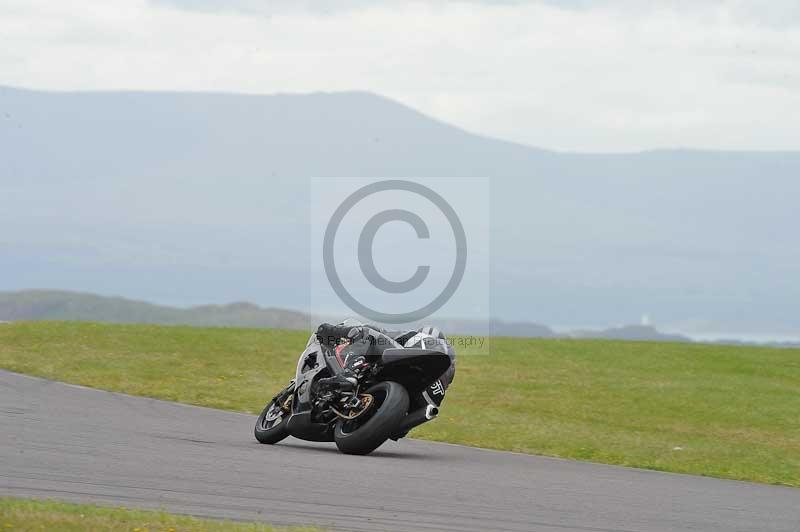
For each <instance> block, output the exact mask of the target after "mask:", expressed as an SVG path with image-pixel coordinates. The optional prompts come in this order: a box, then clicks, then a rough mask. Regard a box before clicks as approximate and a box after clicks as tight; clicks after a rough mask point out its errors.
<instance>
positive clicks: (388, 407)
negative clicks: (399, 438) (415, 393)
mask: <svg viewBox="0 0 800 532" xmlns="http://www.w3.org/2000/svg"><path fill="white" fill-rule="evenodd" d="M365 393H367V394H369V395H371V396H372V398H373V402H372V404H371V405H370V407H369V410H367V411H366V412H364V413H363V414H361V415H360V416H358V417H357V418H355V419H350V420H344V419H340V420H339V421H337V422H336V427H335V429H334V432H333V438H334V440H335V441H336V447H338V448H339V450H340V451H341V452H343V453H345V454H369V453H371V452H372V451H374V450H375V449H377V448H378V447H380V446H381V445H382V444H383V442H385V441H386V440H388V439H389V437H390V436H391V435H392V434H393V433H394V430H395V429H396V428H397V425H398V424H399V423H400V421H401V420H402V419H403V417H404V416H405V415H406V412H408V403H409V399H408V392H407V391H406V389H405V388H404V387H403V386H401V385H400V384H398V383H396V382H390V381H386V382H380V383H378V384H376V385H374V386H372V387H370V388H369V389H368V390H367V391H366V392H365Z"/></svg>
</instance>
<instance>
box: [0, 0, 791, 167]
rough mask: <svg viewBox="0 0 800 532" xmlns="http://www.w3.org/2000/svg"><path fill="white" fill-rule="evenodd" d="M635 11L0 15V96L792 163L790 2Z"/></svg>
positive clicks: (386, 6)
mask: <svg viewBox="0 0 800 532" xmlns="http://www.w3.org/2000/svg"><path fill="white" fill-rule="evenodd" d="M276 4H278V5H279V7H275V5H276ZM283 4H288V5H290V6H291V7H285V6H284V5H283ZM644 4H645V2H633V1H617V2H613V1H610V0H609V1H602V0H601V1H595V2H589V1H584V0H561V1H559V0H550V1H540V2H534V1H513V0H506V1H495V2H490V1H483V2H481V1H470V2H441V1H437V2H425V3H423V2H404V1H398V2H389V1H383V2H381V1H369V2H368V1H363V0H350V1H343V2H331V1H316V2H311V1H300V2H283V3H278V2H267V1H264V0H233V1H223V0H154V1H146V0H109V1H106V2H97V1H89V0H62V1H59V2H52V1H44V0H2V1H0V43H1V44H2V45H0V84H3V85H12V86H22V87H30V88H40V89H56V90H65V89H148V90H149V89H159V90H162V89H166V90H194V91H200V90H203V91H206V90H208V91H233V92H252V93H275V92H311V91H341V90H354V89H357V90H369V91H373V92H377V93H380V94H383V95H385V96H389V97H391V98H394V99H396V100H399V101H401V102H403V103H406V104H408V105H410V106H412V107H414V108H417V109H419V110H421V111H423V112H425V113H426V114H429V115H432V116H434V117H436V118H439V119H441V120H444V121H446V122H449V123H452V124H455V125H458V126H461V127H464V128H466V129H469V130H471V131H474V132H478V133H482V134H486V135H491V136H497V137H501V138H505V139H509V140H514V141H518V142H522V143H526V144H531V145H536V146H540V147H544V148H552V149H559V150H577V151H632V150H640V149H648V148H659V147H679V146H680V147H697V148H720V149H800V120H798V119H797V117H799V116H800V2H797V0H771V1H770V2H768V3H764V2H755V1H747V0H738V1H729V2H723V1H711V0H700V1H694V2H690V1H676V2H660V3H659V2H648V3H647V4H648V5H649V6H651V7H645V6H644ZM265 5H266V6H271V7H264V6H265Z"/></svg>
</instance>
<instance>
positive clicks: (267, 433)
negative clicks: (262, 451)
mask: <svg viewBox="0 0 800 532" xmlns="http://www.w3.org/2000/svg"><path fill="white" fill-rule="evenodd" d="M276 416H280V417H276ZM288 421H289V414H287V413H285V412H283V411H282V410H281V409H280V406H279V405H277V404H276V403H275V401H272V402H270V403H269V404H268V405H267V406H265V407H264V410H263V411H262V412H261V415H260V416H258V420H257V421H256V427H255V430H254V433H255V436H256V439H257V440H258V442H259V443H266V444H269V445H272V444H273V443H278V442H279V441H281V440H282V439H284V438H286V437H287V436H288V435H289V431H287V430H286V424H287V422H288Z"/></svg>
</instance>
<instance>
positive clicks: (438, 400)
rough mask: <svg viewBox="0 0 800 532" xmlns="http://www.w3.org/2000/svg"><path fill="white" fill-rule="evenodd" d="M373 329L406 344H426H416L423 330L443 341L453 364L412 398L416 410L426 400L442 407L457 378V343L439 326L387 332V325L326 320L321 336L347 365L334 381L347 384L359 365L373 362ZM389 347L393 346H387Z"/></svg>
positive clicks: (414, 345)
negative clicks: (336, 323) (371, 357)
mask: <svg viewBox="0 0 800 532" xmlns="http://www.w3.org/2000/svg"><path fill="white" fill-rule="evenodd" d="M370 331H372V332H374V333H378V334H380V335H386V336H388V337H389V338H391V339H392V340H393V341H394V342H397V343H398V344H400V345H401V346H403V347H421V346H422V345H420V344H415V343H414V342H415V341H418V340H419V339H420V333H422V335H425V336H426V337H428V339H429V337H431V336H432V337H433V338H434V339H435V340H436V341H437V342H441V343H442V345H444V346H445V347H446V350H447V354H448V355H449V356H450V367H449V368H447V371H445V372H444V373H443V374H442V375H441V376H440V377H439V379H437V380H436V381H435V382H434V383H433V384H431V385H430V386H428V387H427V388H426V389H425V390H424V391H423V392H422V393H421V394H420V395H419V397H410V400H411V408H412V409H416V408H420V407H422V406H425V403H428V404H431V405H434V406H440V405H441V404H442V401H443V400H444V395H445V392H446V390H447V388H448V387H449V386H450V384H451V383H452V382H453V379H454V377H455V373H456V352H455V349H453V346H452V345H451V344H450V343H449V342H447V338H446V337H445V336H444V334H443V333H442V332H441V331H439V329H437V328H435V327H420V328H419V329H416V330H406V331H386V330H385V329H383V328H380V327H375V326H372V325H362V326H352V325H331V324H329V323H323V324H322V325H320V326H319V328H318V329H317V339H318V340H319V342H320V343H321V344H324V345H327V346H328V347H329V348H330V349H331V350H332V351H333V352H334V353H335V356H336V357H337V359H338V363H339V365H340V366H341V367H342V368H343V370H342V373H341V374H340V375H338V376H335V377H334V378H333V379H331V380H335V381H339V383H340V384H345V385H346V384H347V382H346V379H347V378H348V376H351V375H352V374H353V372H354V371H356V370H357V369H358V367H359V366H361V365H364V364H369V363H371V362H372V361H371V360H369V356H368V355H367V353H368V350H369V342H370V339H369V335H370ZM409 344H413V345H409ZM386 347H391V346H390V345H387V346H386Z"/></svg>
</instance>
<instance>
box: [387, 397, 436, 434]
mask: <svg viewBox="0 0 800 532" xmlns="http://www.w3.org/2000/svg"><path fill="white" fill-rule="evenodd" d="M438 415H439V407H437V406H434V405H427V406H425V407H424V408H420V409H419V410H415V411H414V412H410V413H409V414H408V415H406V417H404V418H403V420H402V421H401V422H400V424H399V425H398V426H397V429H396V430H395V432H394V434H393V435H392V439H393V440H397V439H399V438H402V437H403V436H405V435H406V434H407V433H408V431H409V430H411V429H413V428H414V427H417V426H419V425H422V424H423V423H425V422H426V421H430V420H431V419H433V418H435V417H436V416H438Z"/></svg>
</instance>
